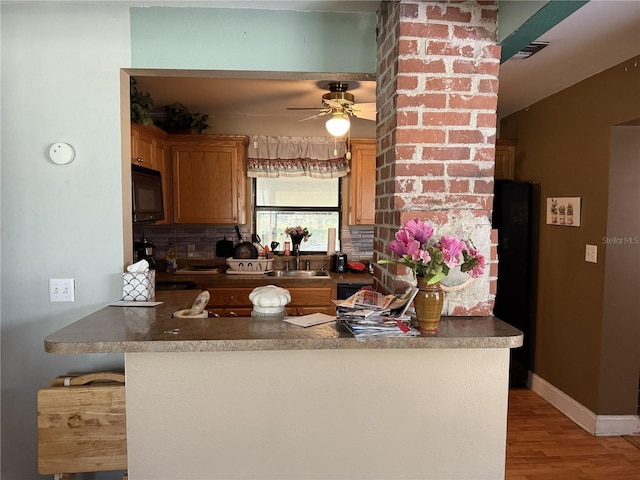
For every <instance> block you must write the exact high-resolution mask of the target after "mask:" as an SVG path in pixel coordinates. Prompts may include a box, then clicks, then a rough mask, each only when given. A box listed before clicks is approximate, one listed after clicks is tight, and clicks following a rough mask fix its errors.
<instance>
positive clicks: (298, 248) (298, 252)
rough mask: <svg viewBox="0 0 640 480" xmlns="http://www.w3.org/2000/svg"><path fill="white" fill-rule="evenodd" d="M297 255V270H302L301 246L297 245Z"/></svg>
mask: <svg viewBox="0 0 640 480" xmlns="http://www.w3.org/2000/svg"><path fill="white" fill-rule="evenodd" d="M295 249H296V251H295V254H296V268H295V269H296V270H300V244H299V243H298V244H296V246H295Z"/></svg>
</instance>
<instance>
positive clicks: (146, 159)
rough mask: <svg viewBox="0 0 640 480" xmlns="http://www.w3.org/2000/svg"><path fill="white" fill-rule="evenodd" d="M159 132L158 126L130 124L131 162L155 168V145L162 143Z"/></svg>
mask: <svg viewBox="0 0 640 480" xmlns="http://www.w3.org/2000/svg"><path fill="white" fill-rule="evenodd" d="M159 132H162V130H160V129H159V128H158V127H153V126H145V125H138V124H136V123H132V124H131V163H135V164H136V165H140V166H141V167H146V168H151V169H154V170H155V169H156V155H157V145H158V143H160V144H162V143H163V141H162V140H160V139H158V135H159Z"/></svg>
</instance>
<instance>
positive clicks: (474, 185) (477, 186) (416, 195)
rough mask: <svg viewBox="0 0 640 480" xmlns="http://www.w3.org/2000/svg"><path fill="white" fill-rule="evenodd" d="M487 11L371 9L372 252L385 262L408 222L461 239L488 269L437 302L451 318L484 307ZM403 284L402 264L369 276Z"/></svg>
mask: <svg viewBox="0 0 640 480" xmlns="http://www.w3.org/2000/svg"><path fill="white" fill-rule="evenodd" d="M497 13H498V12H497V5H496V2H494V1H465V2H459V1H450V2H444V1H443V2H436V1H404V0H401V1H399V2H396V1H392V2H382V3H381V6H380V10H379V12H378V71H377V85H378V92H377V102H378V109H379V122H378V132H377V137H378V159H377V168H378V180H377V194H376V210H377V213H376V227H375V242H374V254H375V256H376V258H378V259H380V258H387V257H388V256H389V255H388V250H386V246H387V245H388V244H389V242H390V241H391V240H393V238H394V234H395V232H396V231H397V229H398V228H399V227H400V226H401V225H402V224H403V223H404V222H405V221H406V220H408V219H411V218H415V217H417V218H420V219H422V220H426V221H429V222H430V223H431V224H432V225H433V226H434V228H435V229H436V234H438V235H442V234H456V235H459V236H462V237H463V238H471V239H472V240H473V242H474V244H475V245H476V247H478V248H479V250H480V251H481V253H483V254H484V255H485V256H486V257H487V260H488V262H489V266H488V268H487V269H486V271H485V275H484V277H482V278H480V279H477V280H476V281H475V282H474V283H473V284H472V286H471V287H469V288H467V289H465V290H464V291H462V292H458V293H455V294H449V295H448V296H447V303H446V304H445V311H444V313H445V314H451V315H476V314H477V315H486V314H489V313H491V311H492V309H493V299H494V295H495V281H496V271H497V268H496V262H497V259H496V253H495V252H496V248H495V247H496V245H495V244H496V236H495V234H493V233H492V231H491V208H492V201H493V170H494V153H495V150H494V145H495V133H496V106H497V94H498V70H499V66H500V47H499V46H498V45H497V43H496V33H497ZM411 280H412V276H411V275H410V272H406V269H405V268H404V267H395V266H393V265H392V266H384V268H380V269H378V270H377V281H378V285H379V286H380V287H382V289H383V290H387V291H393V292H400V291H404V289H405V288H406V287H407V284H408V283H411ZM464 280H466V277H465V278H462V277H455V276H454V277H450V278H448V279H447V281H446V282H445V283H447V282H449V283H454V284H455V283H461V282H462V281H464Z"/></svg>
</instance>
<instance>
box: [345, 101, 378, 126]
mask: <svg viewBox="0 0 640 480" xmlns="http://www.w3.org/2000/svg"><path fill="white" fill-rule="evenodd" d="M349 113H350V114H351V115H353V116H354V117H356V118H362V119H363V120H373V121H375V119H376V113H377V111H376V103H375V102H369V103H358V104H354V105H353V106H352V107H351V108H349Z"/></svg>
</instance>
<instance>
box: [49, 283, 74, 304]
mask: <svg viewBox="0 0 640 480" xmlns="http://www.w3.org/2000/svg"><path fill="white" fill-rule="evenodd" d="M75 283H76V281H75V280H74V279H73V278H50V279H49V301H50V302H75V301H76V286H75Z"/></svg>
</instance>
